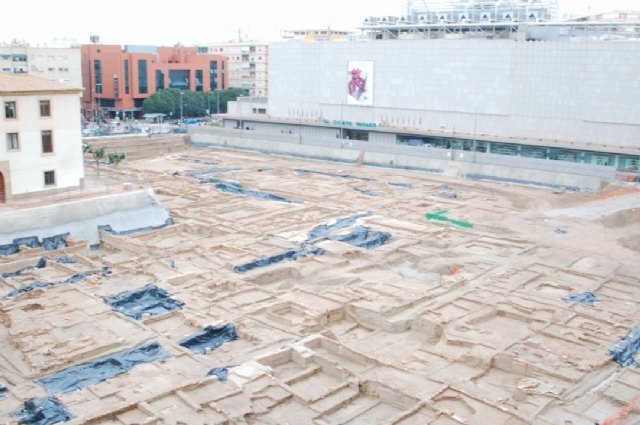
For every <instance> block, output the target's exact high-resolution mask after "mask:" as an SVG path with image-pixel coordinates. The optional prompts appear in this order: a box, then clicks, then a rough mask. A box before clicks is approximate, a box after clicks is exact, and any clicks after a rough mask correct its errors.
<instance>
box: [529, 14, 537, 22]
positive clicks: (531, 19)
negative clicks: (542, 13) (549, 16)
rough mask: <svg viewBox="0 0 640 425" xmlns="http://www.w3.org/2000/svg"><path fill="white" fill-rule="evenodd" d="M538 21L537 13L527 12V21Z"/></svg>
mask: <svg viewBox="0 0 640 425" xmlns="http://www.w3.org/2000/svg"><path fill="white" fill-rule="evenodd" d="M537 20H538V12H529V13H528V14H527V21H537Z"/></svg>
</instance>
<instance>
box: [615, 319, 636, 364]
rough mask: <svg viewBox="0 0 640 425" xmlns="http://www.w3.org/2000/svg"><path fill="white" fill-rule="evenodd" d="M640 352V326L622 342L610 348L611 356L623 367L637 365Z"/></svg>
mask: <svg viewBox="0 0 640 425" xmlns="http://www.w3.org/2000/svg"><path fill="white" fill-rule="evenodd" d="M638 351H640V326H636V327H635V328H633V329H632V330H631V332H629V333H628V334H627V336H625V337H624V338H622V339H621V340H620V341H618V342H616V343H615V344H613V345H612V346H611V347H610V348H609V355H610V356H611V357H612V358H613V360H615V362H616V363H618V364H619V365H620V366H622V367H627V366H631V365H634V364H635V365H637V364H638V362H637V361H636V356H637V355H638Z"/></svg>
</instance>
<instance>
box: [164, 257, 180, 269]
mask: <svg viewBox="0 0 640 425" xmlns="http://www.w3.org/2000/svg"><path fill="white" fill-rule="evenodd" d="M164 262H165V263H167V264H168V265H170V266H171V268H172V269H177V268H178V267H177V266H176V262H175V261H173V260H172V259H171V258H167V259H166V260H164Z"/></svg>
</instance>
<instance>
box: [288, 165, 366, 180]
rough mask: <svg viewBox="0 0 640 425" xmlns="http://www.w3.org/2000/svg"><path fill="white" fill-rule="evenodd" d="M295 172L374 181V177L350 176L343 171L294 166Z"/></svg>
mask: <svg viewBox="0 0 640 425" xmlns="http://www.w3.org/2000/svg"><path fill="white" fill-rule="evenodd" d="M293 171H295V172H296V173H300V174H319V175H321V176H328V177H339V178H341V179H354V180H363V181H367V182H370V181H375V179H372V178H369V177H358V176H352V175H351V174H344V173H334V172H330V171H315V170H307V169H306V168H296V169H295V170H293Z"/></svg>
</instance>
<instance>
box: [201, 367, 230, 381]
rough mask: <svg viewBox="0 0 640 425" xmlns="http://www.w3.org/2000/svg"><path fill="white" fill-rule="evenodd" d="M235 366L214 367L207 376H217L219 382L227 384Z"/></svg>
mask: <svg viewBox="0 0 640 425" xmlns="http://www.w3.org/2000/svg"><path fill="white" fill-rule="evenodd" d="M232 367H235V366H224V367H214V368H213V369H211V370H210V371H209V373H207V376H217V377H218V381H220V382H225V381H226V380H227V378H228V377H229V369H231V368H232Z"/></svg>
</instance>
